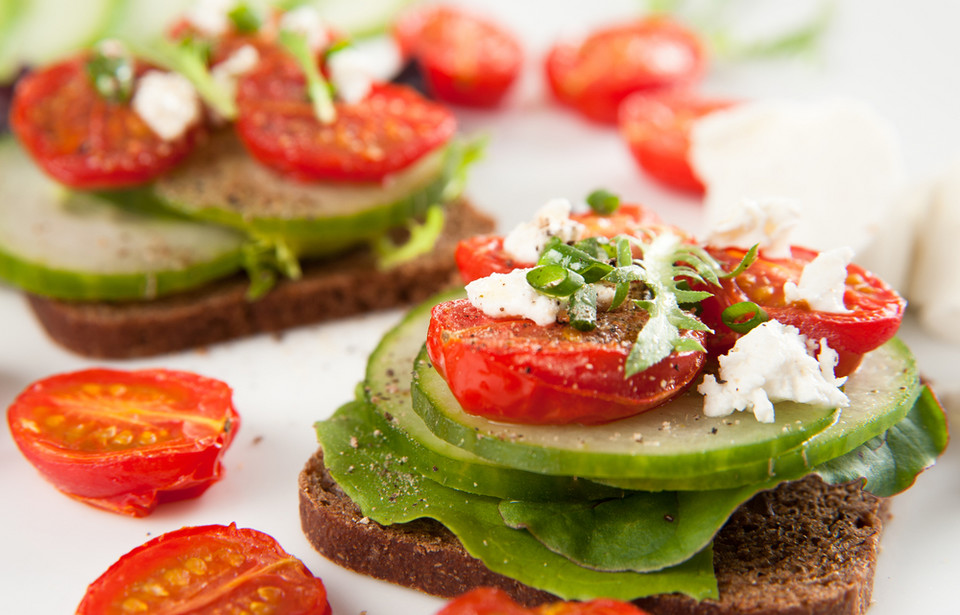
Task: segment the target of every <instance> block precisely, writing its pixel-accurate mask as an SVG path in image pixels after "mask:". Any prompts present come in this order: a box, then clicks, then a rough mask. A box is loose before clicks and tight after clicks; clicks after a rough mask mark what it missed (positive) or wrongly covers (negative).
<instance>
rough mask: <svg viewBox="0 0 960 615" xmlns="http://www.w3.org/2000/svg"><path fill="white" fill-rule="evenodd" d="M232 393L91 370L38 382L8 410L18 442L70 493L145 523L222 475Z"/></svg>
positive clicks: (154, 376) (154, 374)
mask: <svg viewBox="0 0 960 615" xmlns="http://www.w3.org/2000/svg"><path fill="white" fill-rule="evenodd" d="M231 396H232V392H231V390H230V388H229V387H228V386H227V385H226V384H224V383H222V382H219V381H217V380H213V379H210V378H204V377H202V376H198V375H196V374H192V373H188V372H176V371H170V370H141V371H135V372H124V371H117V370H109V369H89V370H83V371H79V372H72V373H67V374H60V375H57V376H52V377H50V378H46V379H43V380H40V381H38V382H36V383H34V384H32V385H31V386H29V387H28V388H27V389H26V390H24V391H23V392H22V393H21V394H20V395H19V396H18V397H17V398H16V399H15V400H14V401H13V403H12V404H11V405H10V407H9V409H8V410H7V422H8V425H9V427H10V432H11V434H12V435H13V438H14V441H15V442H16V443H17V446H18V448H19V449H20V451H21V452H22V453H23V455H24V456H25V457H26V458H27V460H29V461H30V463H31V464H33V465H34V467H36V468H37V470H38V471H39V472H40V473H41V474H42V475H43V476H44V478H46V479H47V480H48V481H49V482H51V483H52V484H53V485H54V486H55V487H56V488H57V489H59V490H60V491H62V492H63V493H65V494H66V495H68V496H70V497H72V498H74V499H76V500H79V501H82V502H85V503H87V504H90V505H92V506H95V507H98V508H102V509H104V510H109V511H111V512H116V513H120V514H125V515H130V516H136V517H142V516H145V515H148V514H150V513H151V512H152V511H153V510H154V508H156V506H157V505H158V504H159V503H162V502H169V501H175V500H180V499H185V498H192V497H197V496H199V495H200V494H201V493H203V492H204V491H205V490H206V489H207V488H208V487H209V486H210V485H211V484H212V483H214V482H216V481H217V480H219V479H220V478H221V475H222V472H223V470H222V466H221V458H222V456H223V453H224V452H225V451H226V449H227V447H229V445H230V443H231V442H232V441H233V438H234V437H235V436H236V432H237V429H238V428H239V426H240V417H239V415H238V414H237V412H236V410H235V408H234V407H233V402H232V399H231Z"/></svg>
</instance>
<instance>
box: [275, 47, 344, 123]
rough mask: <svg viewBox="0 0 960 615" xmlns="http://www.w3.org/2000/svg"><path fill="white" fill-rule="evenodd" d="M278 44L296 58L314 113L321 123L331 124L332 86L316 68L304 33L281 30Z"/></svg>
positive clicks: (334, 112) (333, 116) (333, 110)
mask: <svg viewBox="0 0 960 615" xmlns="http://www.w3.org/2000/svg"><path fill="white" fill-rule="evenodd" d="M280 44H282V45H283V46H284V47H285V48H286V50H287V51H289V52H290V54H291V55H293V57H294V58H296V60H297V63H299V64H300V68H301V69H302V70H303V74H304V75H305V76H306V78H307V95H308V96H309V97H310V101H311V102H312V103H313V113H314V115H316V116H317V119H318V120H319V121H320V123H321V124H332V123H333V122H335V121H337V110H336V108H334V106H333V91H332V88H331V87H330V84H329V83H328V82H327V80H326V79H324V77H323V75H322V74H321V73H320V69H319V68H317V59H316V57H315V56H314V54H313V51H312V50H311V49H310V45H309V43H307V37H306V35H304V34H303V33H301V32H294V31H292V30H281V31H280Z"/></svg>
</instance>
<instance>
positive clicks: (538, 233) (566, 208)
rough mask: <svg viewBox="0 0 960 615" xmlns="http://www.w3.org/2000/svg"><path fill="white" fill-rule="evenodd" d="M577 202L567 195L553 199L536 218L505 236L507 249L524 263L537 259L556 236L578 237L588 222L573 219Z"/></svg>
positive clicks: (510, 255) (514, 257)
mask: <svg viewBox="0 0 960 615" xmlns="http://www.w3.org/2000/svg"><path fill="white" fill-rule="evenodd" d="M572 209H573V205H572V204H571V203H570V201H569V200H567V199H552V200H550V201H547V203H546V204H545V205H544V206H543V207H541V208H540V209H539V210H538V211H537V214H536V216H535V217H534V219H533V221H531V222H522V223H520V224H518V225H517V226H516V228H514V229H513V230H512V231H510V233H509V234H508V235H507V236H506V237H504V239H503V251H504V252H505V253H506V254H507V256H509V257H511V258H513V259H514V260H515V261H517V262H520V263H535V262H537V259H539V258H540V252H541V251H542V250H543V247H544V246H545V245H546V243H547V242H548V241H550V239H551V238H552V237H559V238H560V240H561V241H564V242H568V241H578V240H579V239H581V238H582V235H583V232H584V226H583V225H582V224H580V223H579V222H577V221H576V220H571V219H570V211H571V210H572Z"/></svg>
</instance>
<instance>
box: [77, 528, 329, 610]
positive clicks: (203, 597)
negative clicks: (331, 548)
mask: <svg viewBox="0 0 960 615" xmlns="http://www.w3.org/2000/svg"><path fill="white" fill-rule="evenodd" d="M254 604H259V608H261V609H263V608H270V610H269V611H254V610H253V608H251V606H252V605H254ZM254 608H257V607H254ZM137 609H139V611H138V610H137ZM131 612H144V613H146V612H149V613H154V614H156V615H164V614H171V615H172V614H173V613H192V614H197V615H202V614H204V613H209V614H210V615H213V614H214V613H226V612H231V613H232V612H238V613H239V612H271V613H283V614H284V615H330V605H329V603H328V602H327V592H326V589H325V588H324V586H323V583H322V581H321V580H320V579H318V578H317V577H315V576H313V574H311V573H310V571H309V570H307V568H306V566H304V565H303V562H301V561H300V560H298V559H297V558H295V557H293V556H291V555H289V554H288V553H286V552H285V551H284V550H283V549H282V548H281V547H280V545H279V544H278V543H277V541H276V540H274V539H273V538H272V537H270V536H269V535H267V534H264V533H263V532H258V531H257V530H252V529H238V528H237V527H236V525H234V524H230V525H229V526H223V525H206V526H199V527H184V528H182V529H179V530H176V531H173V532H169V533H167V534H163V535H161V536H158V537H156V538H154V539H152V540H150V541H148V542H146V543H144V544H143V545H140V546H139V547H136V548H135V549H133V550H132V551H130V552H129V553H127V554H126V555H124V556H123V557H121V558H120V559H119V560H118V561H117V562H116V563H114V564H113V565H112V566H110V568H108V569H107V570H106V572H104V573H103V574H102V575H101V576H100V577H99V578H98V579H97V580H96V581H94V582H93V583H91V584H90V586H89V587H88V588H87V592H86V594H85V595H84V597H83V600H82V601H81V602H80V605H79V606H78V607H77V615H122V614H126V613H131Z"/></svg>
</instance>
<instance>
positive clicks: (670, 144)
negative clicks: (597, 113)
mask: <svg viewBox="0 0 960 615" xmlns="http://www.w3.org/2000/svg"><path fill="white" fill-rule="evenodd" d="M732 104H733V102H732V101H727V100H713V99H704V98H698V97H695V96H691V95H689V94H687V95H679V94H673V95H671V94H646V93H643V92H638V93H636V94H632V95H630V96H629V97H627V98H626V99H625V100H624V101H623V104H621V105H620V112H619V126H620V134H621V135H622V136H623V138H624V139H625V140H626V142H627V145H628V146H629V148H630V153H631V154H633V157H634V158H635V159H636V161H637V163H638V164H639V165H640V167H641V168H642V169H643V170H644V171H646V172H647V173H649V174H650V175H651V176H652V177H653V178H654V179H656V180H658V181H660V182H661V183H663V184H664V185H666V186H669V187H671V188H676V189H678V190H683V191H686V192H692V193H694V194H703V191H704V187H703V183H702V182H701V181H700V179H699V178H698V177H697V176H696V173H695V172H694V171H693V168H692V167H691V166H690V158H689V152H690V130H691V128H692V127H693V123H694V122H695V121H696V120H698V119H700V118H701V117H703V116H705V115H707V114H708V113H712V112H713V111H717V110H718V109H724V108H726V107H729V106H731V105H732Z"/></svg>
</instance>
